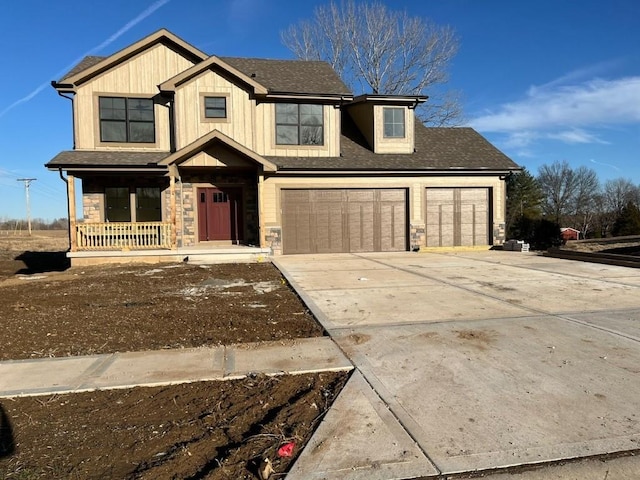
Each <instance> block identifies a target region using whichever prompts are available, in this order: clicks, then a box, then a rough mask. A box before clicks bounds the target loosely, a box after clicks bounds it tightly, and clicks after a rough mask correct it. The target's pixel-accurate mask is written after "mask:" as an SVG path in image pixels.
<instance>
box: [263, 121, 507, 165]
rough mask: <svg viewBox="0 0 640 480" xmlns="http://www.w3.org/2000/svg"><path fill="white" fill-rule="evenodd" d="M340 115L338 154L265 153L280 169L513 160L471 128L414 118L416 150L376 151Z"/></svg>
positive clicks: (474, 163)
mask: <svg viewBox="0 0 640 480" xmlns="http://www.w3.org/2000/svg"><path fill="white" fill-rule="evenodd" d="M351 123H352V122H350V121H349V120H348V118H347V119H343V135H342V136H341V139H340V140H341V156H340V157H266V158H267V159H268V160H270V161H271V162H273V163H275V164H276V165H277V166H278V168H279V169H302V170H306V169H309V170H427V171H428V170H453V171H457V170H483V169H486V170H512V169H518V168H519V167H518V165H516V164H515V163H514V162H513V160H511V159H510V158H509V157H507V156H506V155H505V154H504V153H502V152H501V151H500V150H498V149H497V148H496V147H494V146H493V145H492V144H491V143H489V142H488V141H487V140H486V139H485V138H484V137H483V136H482V135H480V134H479V133H478V132H476V131H475V130H474V129H472V128H443V127H432V128H428V127H425V126H424V125H423V124H422V123H420V122H419V121H416V127H415V152H414V153H412V154H377V153H373V151H372V150H371V149H370V148H369V147H368V146H367V144H366V142H365V141H364V139H363V137H362V136H361V135H360V134H359V133H358V132H357V131H355V128H353V126H352V125H351Z"/></svg>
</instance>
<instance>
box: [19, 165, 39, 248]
mask: <svg viewBox="0 0 640 480" xmlns="http://www.w3.org/2000/svg"><path fill="white" fill-rule="evenodd" d="M35 180H37V178H18V182H24V195H25V198H26V200H27V226H28V228H29V236H31V205H30V204H29V187H30V186H31V182H33V181H35Z"/></svg>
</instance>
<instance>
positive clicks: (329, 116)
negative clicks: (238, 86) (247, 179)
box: [255, 102, 340, 157]
mask: <svg viewBox="0 0 640 480" xmlns="http://www.w3.org/2000/svg"><path fill="white" fill-rule="evenodd" d="M310 103H311V102H310ZM322 112H323V128H324V145H277V144H276V121H275V120H276V111H275V104H274V103H259V104H258V105H257V107H256V149H255V152H256V153H258V154H259V155H265V156H277V157H280V156H283V157H339V156H340V109H339V108H335V107H334V106H332V105H323V107H322Z"/></svg>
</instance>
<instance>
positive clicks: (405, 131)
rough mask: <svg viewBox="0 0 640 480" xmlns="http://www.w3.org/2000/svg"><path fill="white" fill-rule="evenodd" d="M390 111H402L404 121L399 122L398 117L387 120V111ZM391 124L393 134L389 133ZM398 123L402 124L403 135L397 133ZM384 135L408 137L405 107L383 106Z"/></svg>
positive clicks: (386, 136) (388, 136)
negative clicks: (388, 129) (388, 128)
mask: <svg viewBox="0 0 640 480" xmlns="http://www.w3.org/2000/svg"><path fill="white" fill-rule="evenodd" d="M388 111H391V112H400V113H401V115H402V123H399V122H397V119H396V118H392V119H391V120H392V121H391V122H389V123H388V122H387V115H386V113H387V112H388ZM388 125H389V126H391V129H392V134H391V135H387V126H388ZM398 125H402V135H397V134H396V127H397V126H398ZM382 136H383V137H384V138H406V136H407V120H406V116H405V109H404V108H403V107H383V108H382Z"/></svg>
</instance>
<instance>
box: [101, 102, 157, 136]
mask: <svg viewBox="0 0 640 480" xmlns="http://www.w3.org/2000/svg"><path fill="white" fill-rule="evenodd" d="M99 106H100V141H101V142H121V143H155V141H156V134H155V119H154V114H153V100H152V99H150V98H121V97H100V99H99Z"/></svg>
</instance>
